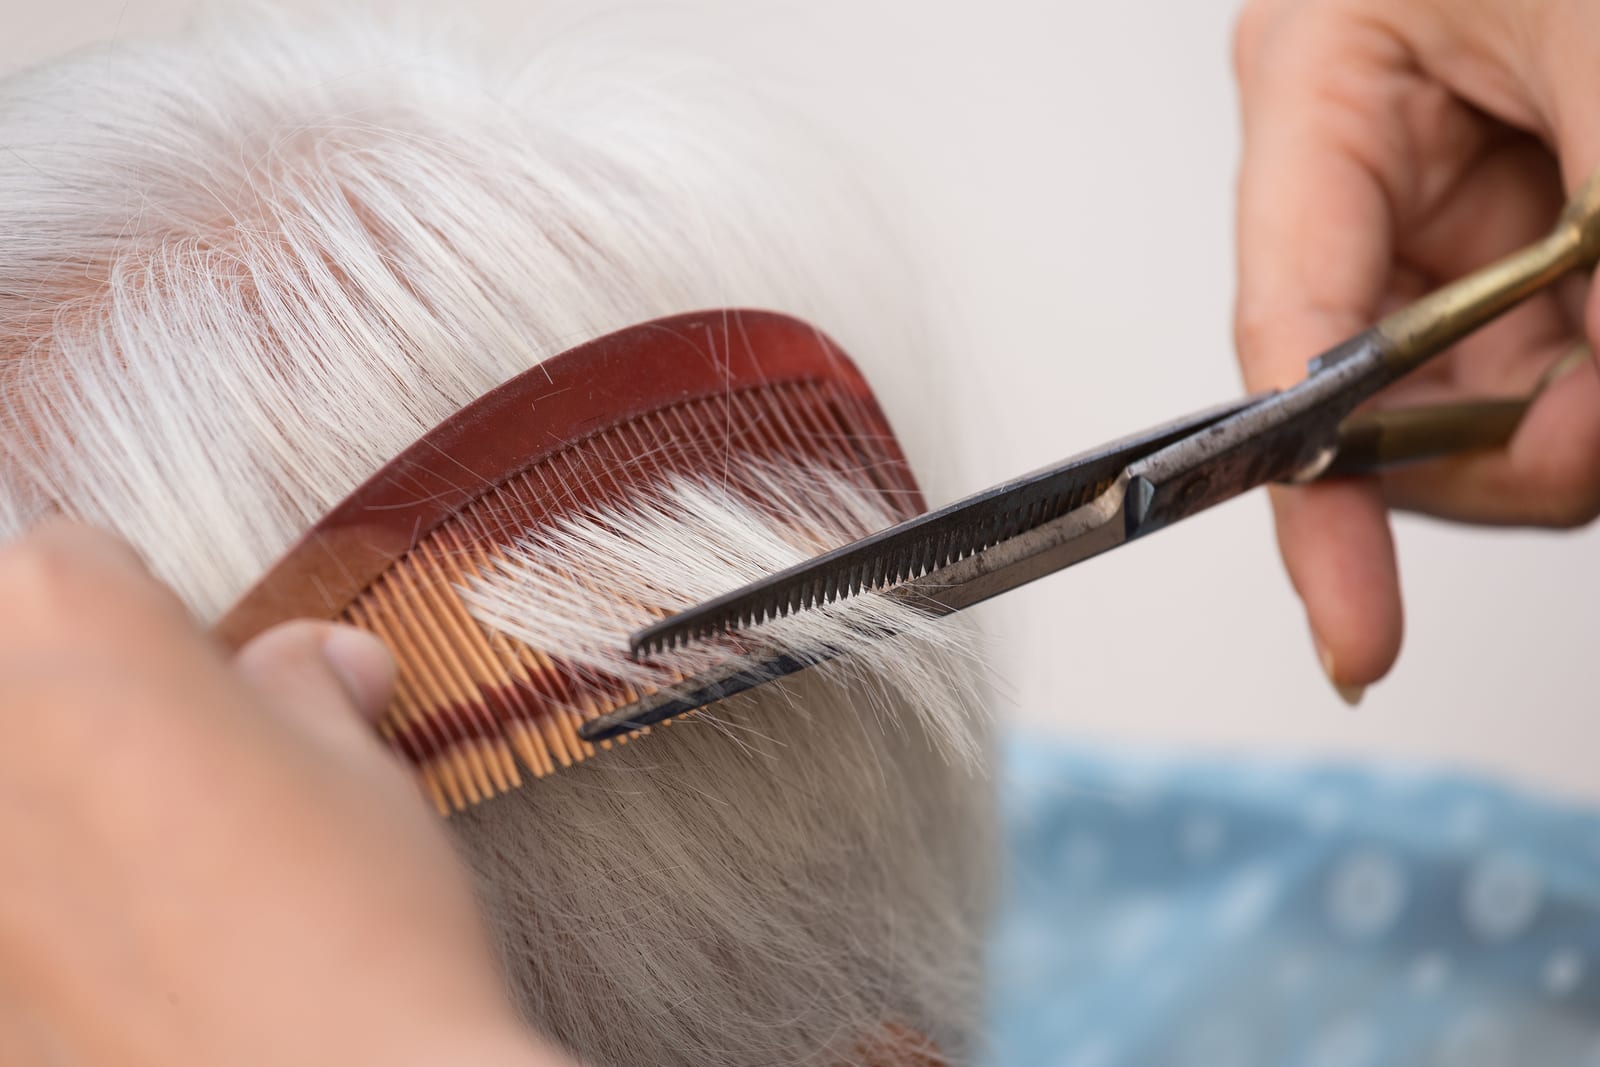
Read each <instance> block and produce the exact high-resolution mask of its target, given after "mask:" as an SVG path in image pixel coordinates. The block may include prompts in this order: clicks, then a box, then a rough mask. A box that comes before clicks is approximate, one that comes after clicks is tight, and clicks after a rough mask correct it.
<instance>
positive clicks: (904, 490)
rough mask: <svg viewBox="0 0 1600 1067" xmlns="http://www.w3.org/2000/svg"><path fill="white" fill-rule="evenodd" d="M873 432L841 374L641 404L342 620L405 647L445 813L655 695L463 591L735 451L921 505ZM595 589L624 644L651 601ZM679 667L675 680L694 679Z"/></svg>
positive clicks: (547, 465) (818, 586)
mask: <svg viewBox="0 0 1600 1067" xmlns="http://www.w3.org/2000/svg"><path fill="white" fill-rule="evenodd" d="M871 429H873V427H872V426H871V425H870V420H864V419H863V416H862V415H861V414H860V413H859V411H858V410H857V409H856V408H855V406H854V405H853V404H852V403H851V398H850V397H849V396H848V395H846V394H844V393H842V392H841V391H839V390H837V389H835V388H833V387H832V386H831V385H830V384H829V383H828V382H826V381H809V382H798V383H796V382H789V383H781V384H774V385H766V386H757V387H753V388H749V389H746V390H742V391H738V392H736V393H731V394H729V395H728V396H726V397H717V398H710V399H705V400H696V401H690V402H687V403H683V404H680V405H675V406H674V407H672V408H668V409H662V410H658V411H653V412H649V413H647V414H644V415H640V416H638V417H636V418H634V419H632V420H629V421H628V422H625V423H621V424H619V425H615V426H612V427H611V428H609V429H607V430H605V431H603V432H601V433H597V434H593V435H591V436H590V437H588V438H586V439H584V440H582V441H580V442H577V443H575V444H572V445H570V446H568V447H567V448H565V449H562V450H560V451H559V452H556V453H554V454H552V455H550V456H548V457H546V458H545V459H544V460H542V461H540V462H539V463H537V464H535V465H534V466H531V467H529V468H527V469H525V470H522V471H519V472H517V473H515V474H513V475H511V476H510V477H507V478H505V479H503V480H502V481H501V482H500V483H499V484H497V485H495V486H494V487H493V488H492V489H490V490H489V491H488V492H485V493H483V494H482V495H480V496H479V497H478V498H477V499H476V500H474V501H473V502H472V503H470V504H469V505H467V506H466V507H465V508H462V509H460V510H459V511H457V512H456V513H455V514H454V515H453V516H452V517H451V518H450V519H449V520H448V521H446V522H445V523H444V524H443V525H441V526H440V527H438V528H437V529H435V530H434V531H433V532H432V533H430V534H428V535H427V536H426V537H424V538H423V539H422V540H421V541H420V543H418V544H417V545H416V546H415V547H414V548H413V549H412V550H411V551H410V552H408V553H406V554H405V555H404V556H403V557H402V558H400V559H399V560H397V561H396V562H395V563H394V564H393V565H392V566H391V567H389V568H388V569H387V570H385V571H384V572H383V573H382V574H381V575H380V576H379V577H378V578H377V580H375V581H374V582H372V583H371V584H370V585H369V586H368V587H367V588H366V589H364V590H363V591H362V592H361V593H360V594H359V595H358V596H357V597H356V598H355V600H354V601H353V602H352V603H351V604H350V605H349V606H348V607H347V608H346V610H345V611H344V612H343V614H342V615H341V616H340V617H341V619H342V620H343V621H346V622H349V623H352V624H354V625H356V626H360V627H362V628H363V629H367V630H370V631H372V632H373V633H375V634H377V635H378V636H379V637H381V638H382V639H383V640H384V641H385V643H387V644H388V645H389V646H390V648H392V649H393V650H394V651H395V653H396V659H397V663H398V666H399V673H398V679H397V683H396V695H395V700H394V704H393V706H392V707H391V708H390V709H389V711H388V713H387V714H386V716H385V717H384V720H383V722H382V724H381V733H382V734H383V736H384V737H385V738H387V739H388V740H389V741H390V743H391V744H392V745H393V746H394V747H395V748H396V749H398V750H399V751H400V752H402V753H404V754H405V755H406V757H407V758H408V759H410V760H411V761H412V762H414V763H415V764H416V765H417V767H418V769H419V773H420V775H421V778H422V782H423V786H424V788H425V790H426V791H427V793H428V795H429V796H430V797H431V798H432V799H433V802H434V803H435V805H436V806H437V807H438V808H439V810H440V811H441V812H445V813H448V812H451V811H460V810H462V809H464V808H466V807H469V806H471V805H474V804H478V803H481V802H483V801H484V800H487V799H489V798H491V797H493V796H496V795H498V794H500V793H503V792H506V791H507V790H510V789H513V788H516V787H517V786H519V785H520V784H522V782H523V780H524V778H525V777H529V776H531V777H534V778H538V777H543V776H544V775H547V774H550V773H552V772H554V771H555V770H557V769H559V768H562V767H569V766H572V765H573V764H575V763H579V762H581V761H583V760H586V759H588V758H589V757H591V756H592V755H594V753H595V751H596V749H597V748H601V749H603V748H608V747H609V746H610V744H611V742H602V743H601V744H600V745H599V746H595V745H590V744H588V743H586V742H584V741H582V740H581V739H580V738H579V737H578V728H579V727H580V726H581V725H582V724H584V723H585V722H588V721H591V720H593V719H596V718H599V717H601V716H602V715H605V714H608V713H610V712H613V711H615V710H617V709H618V708H621V707H624V706H627V705H629V704H632V703H634V702H636V701H637V700H638V699H639V697H640V696H642V695H644V694H642V693H640V692H638V691H636V690H635V689H634V688H633V687H632V686H630V685H629V684H628V683H626V682H625V681H623V680H621V679H618V678H611V677H604V676H601V675H599V674H598V673H597V672H595V671H593V670H584V669H580V668H578V667H576V666H574V665H572V664H569V663H563V662H561V661H559V660H557V659H554V658H552V657H551V656H550V655H548V654H547V653H546V652H544V651H542V650H540V649H536V648H531V647H529V646H527V645H525V644H523V643H521V642H519V641H517V640H515V639H514V638H511V637H509V636H507V635H505V634H503V633H499V632H497V631H495V630H492V629H489V628H488V627H485V626H484V625H482V624H481V623H479V622H478V621H477V620H476V619H475V618H473V616H472V614H471V612H470V611H469V609H468V606H467V603H466V601H465V600H464V599H463V596H462V592H463V591H464V590H467V589H470V588H471V587H472V586H473V584H474V583H475V582H476V581H479V580H482V579H485V578H486V577H490V576H493V575H496V574H500V573H502V572H501V566H502V565H503V564H505V563H506V560H507V558H508V557H507V552H508V550H509V549H510V548H511V547H512V546H513V545H514V544H516V543H517V542H519V541H522V540H537V537H538V532H539V531H540V530H541V529H548V528H550V527H551V525H552V524H554V523H557V522H560V521H561V520H562V519H563V518H566V517H570V516H575V515H579V514H586V515H592V514H594V513H595V512H597V511H599V512H602V513H603V512H604V511H605V509H606V508H608V507H613V506H621V505H624V504H625V503H626V502H627V501H628V499H629V498H630V496H633V495H637V494H639V493H640V491H641V490H644V489H647V488H648V487H649V486H651V485H659V484H663V483H664V482H666V481H667V480H668V479H670V478H671V477H672V476H673V475H683V476H695V475H699V476H700V477H702V478H704V477H705V476H706V475H707V473H708V472H711V473H712V477H713V478H715V477H716V476H717V475H718V474H719V473H722V474H723V475H724V476H726V474H725V473H724V472H727V471H734V472H737V471H738V470H739V469H740V466H741V464H740V463H738V462H735V461H733V459H732V458H731V457H750V458H754V459H756V460H757V461H771V460H774V459H784V460H787V461H790V462H793V463H795V464H797V465H799V466H801V467H803V468H805V469H808V470H815V469H818V468H823V469H826V470H830V471H832V472H834V473H836V474H838V475H842V476H845V477H848V478H849V479H851V481H852V482H855V483H864V484H865V486H867V487H870V488H871V489H872V490H873V491H874V492H876V493H878V494H881V495H882V496H883V497H884V498H885V499H886V500H888V501H890V502H891V503H892V502H896V501H898V502H899V503H898V504H893V505H892V506H895V507H897V508H899V509H901V510H904V509H905V508H906V507H907V506H908V505H911V506H914V505H915V503H916V497H915V488H914V485H913V483H912V482H911V480H910V474H909V472H908V471H907V470H906V469H905V467H904V465H903V461H900V460H898V458H897V453H894V452H892V450H891V449H890V448H889V447H886V446H883V445H881V444H874V443H873V442H874V441H878V440H881V435H879V434H873V433H869V432H866V431H870V430H871ZM723 488H724V489H726V490H727V491H729V492H732V493H736V494H738V495H740V496H741V497H743V498H747V499H748V501H749V502H750V503H752V504H753V505H755V506H766V507H769V508H775V507H777V506H778V503H779V502H777V501H765V500H763V499H762V498H761V493H760V489H759V487H757V486H752V485H746V484H729V485H724V486H723ZM786 503H793V502H792V501H786ZM802 518H803V520H804V524H805V525H806V526H808V527H814V528H818V529H821V530H823V531H824V532H825V533H827V534H828V535H829V536H830V537H831V538H832V543H839V542H842V541H847V540H849V539H851V538H852V537H854V536H857V535H858V534H859V533H860V532H861V531H857V530H854V529H852V528H851V527H850V525H849V524H848V522H846V521H844V520H842V519H840V518H838V517H835V516H828V515H826V514H824V513H822V512H821V511H820V510H817V511H814V512H813V513H809V514H807V515H805V516H803V517H802ZM930 558H931V557H930ZM578 580H579V581H582V580H583V579H582V578H579V579H578ZM866 580H867V575H866V574H865V572H863V573H861V574H860V575H852V576H851V578H850V579H849V580H848V581H838V582H836V581H829V582H825V583H824V582H818V583H814V585H813V586H812V587H811V588H808V589H807V590H805V591H804V593H803V596H804V597H805V598H807V599H809V600H810V601H811V602H822V601H826V600H833V599H836V598H837V597H839V596H841V595H843V594H845V593H847V592H851V591H854V590H856V589H859V588H861V586H862V585H863V584H864V583H865V582H866ZM592 593H593V597H594V602H595V604H596V605H597V610H598V611H601V612H609V613H610V615H611V616H612V617H613V618H614V619H615V621H616V626H617V632H618V635H619V640H620V638H621V636H622V635H624V634H625V633H626V632H627V630H628V629H629V628H630V626H629V624H628V623H627V621H626V620H627V619H628V618H630V617H631V618H637V617H638V613H639V612H642V611H646V610H648V609H645V608H643V607H642V606H641V605H640V604H638V603H637V602H634V601H633V600H631V599H630V594H629V593H628V592H627V591H625V590H612V589H592ZM607 605H609V608H608V607H607ZM612 609H614V610H612ZM650 614H651V615H652V616H655V615H659V614H660V613H659V612H651V613H650ZM700 636H710V631H709V630H707V631H706V632H705V633H704V634H702V635H700ZM669 673H670V674H671V680H672V681H680V680H682V678H683V677H684V676H683V675H682V674H681V673H678V672H670V671H669Z"/></svg>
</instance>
